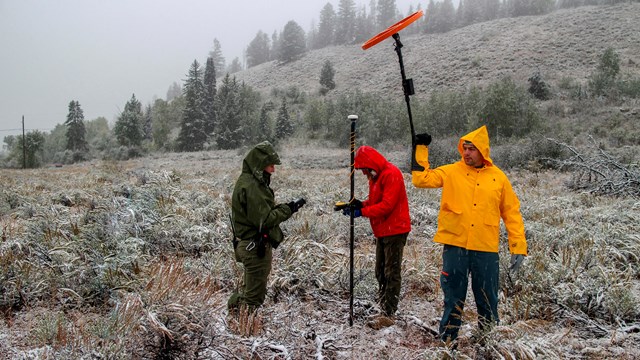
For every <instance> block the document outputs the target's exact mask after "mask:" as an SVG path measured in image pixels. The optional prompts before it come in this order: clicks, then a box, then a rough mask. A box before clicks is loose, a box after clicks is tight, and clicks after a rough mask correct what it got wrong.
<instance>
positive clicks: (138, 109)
mask: <svg viewBox="0 0 640 360" xmlns="http://www.w3.org/2000/svg"><path fill="white" fill-rule="evenodd" d="M113 132H114V134H115V135H116V139H117V140H118V143H119V144H120V145H122V146H140V144H141V143H142V104H140V102H139V101H138V100H137V99H136V95H135V94H133V95H131V99H130V100H129V101H127V103H126V104H125V105H124V111H123V112H122V114H120V116H119V117H118V120H117V121H116V125H115V126H114V128H113Z"/></svg>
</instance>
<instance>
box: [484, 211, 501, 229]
mask: <svg viewBox="0 0 640 360" xmlns="http://www.w3.org/2000/svg"><path fill="white" fill-rule="evenodd" d="M484 224H485V225H489V226H496V227H499V226H500V214H498V213H496V212H493V211H487V212H486V213H485V215H484Z"/></svg>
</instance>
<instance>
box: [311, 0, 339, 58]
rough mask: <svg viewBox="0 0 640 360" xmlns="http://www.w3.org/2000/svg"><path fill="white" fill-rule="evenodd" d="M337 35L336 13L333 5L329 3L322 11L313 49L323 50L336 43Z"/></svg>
mask: <svg viewBox="0 0 640 360" xmlns="http://www.w3.org/2000/svg"><path fill="white" fill-rule="evenodd" d="M335 34H336V12H335V11H334V10H333V5H331V3H327V4H326V5H325V6H324V7H323V8H322V11H320V24H319V25H318V34H317V36H316V38H315V41H314V44H313V46H312V47H313V48H314V49H322V48H324V47H327V46H329V45H332V44H333V43H334V41H335V40H334V39H335Z"/></svg>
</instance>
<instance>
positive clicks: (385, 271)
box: [376, 234, 408, 315]
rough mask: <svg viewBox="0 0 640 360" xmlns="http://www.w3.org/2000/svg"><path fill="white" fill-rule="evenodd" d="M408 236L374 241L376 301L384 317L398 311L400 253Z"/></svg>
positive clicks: (394, 236) (400, 276)
mask: <svg viewBox="0 0 640 360" xmlns="http://www.w3.org/2000/svg"><path fill="white" fill-rule="evenodd" d="M407 235H408V234H400V235H393V236H387V237H381V238H377V239H376V279H377V280H378V301H379V302H380V307H381V308H382V311H384V313H385V314H386V315H393V314H395V312H396V311H397V310H398V302H399V301H400V287H401V283H402V274H401V273H402V252H403V250H404V246H405V245H406V243H407Z"/></svg>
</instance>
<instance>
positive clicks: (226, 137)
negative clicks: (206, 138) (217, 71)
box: [216, 74, 243, 149]
mask: <svg viewBox="0 0 640 360" xmlns="http://www.w3.org/2000/svg"><path fill="white" fill-rule="evenodd" d="M216 107H217V108H218V131H217V134H216V135H217V143H218V147H219V148H220V149H234V148H237V147H239V146H240V145H241V141H242V137H243V134H242V131H243V129H242V126H241V123H240V120H241V113H242V109H240V87H239V86H238V83H237V82H236V78H235V77H233V78H231V77H230V76H229V74H226V75H225V77H224V79H223V80H222V85H221V86H220V89H219V91H218V97H217V106H216Z"/></svg>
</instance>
